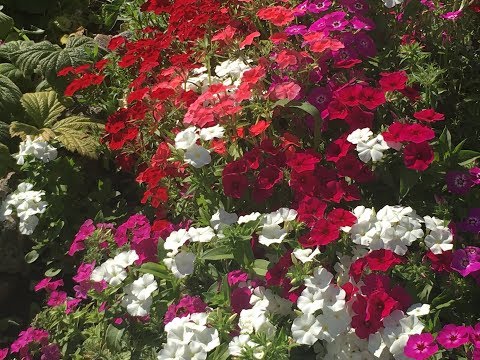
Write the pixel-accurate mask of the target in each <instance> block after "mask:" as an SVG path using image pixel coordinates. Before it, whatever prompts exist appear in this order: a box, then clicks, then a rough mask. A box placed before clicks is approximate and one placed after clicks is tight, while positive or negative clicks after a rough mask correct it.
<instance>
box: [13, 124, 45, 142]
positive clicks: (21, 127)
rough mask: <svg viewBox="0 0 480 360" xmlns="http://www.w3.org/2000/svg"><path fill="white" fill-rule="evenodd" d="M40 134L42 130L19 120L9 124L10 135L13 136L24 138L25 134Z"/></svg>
mask: <svg viewBox="0 0 480 360" xmlns="http://www.w3.org/2000/svg"><path fill="white" fill-rule="evenodd" d="M41 134H42V130H40V129H38V128H36V127H35V126H32V125H28V124H25V123H21V122H19V121H13V122H12V123H11V124H10V136H11V137H15V136H18V137H20V138H21V139H22V140H24V139H25V138H26V137H27V135H31V136H33V137H36V136H39V135H41Z"/></svg>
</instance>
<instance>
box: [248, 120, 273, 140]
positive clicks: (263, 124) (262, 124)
mask: <svg viewBox="0 0 480 360" xmlns="http://www.w3.org/2000/svg"><path fill="white" fill-rule="evenodd" d="M270 124H271V123H270V122H269V121H265V120H260V121H258V122H257V123H256V124H255V125H252V126H250V128H249V129H248V130H249V131H250V135H252V136H257V135H260V134H261V133H263V132H264V131H265V130H267V128H268V127H269V126H270Z"/></svg>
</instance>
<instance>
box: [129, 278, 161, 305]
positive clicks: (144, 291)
mask: <svg viewBox="0 0 480 360" xmlns="http://www.w3.org/2000/svg"><path fill="white" fill-rule="evenodd" d="M157 288H158V285H157V282H156V281H155V278H154V277H153V275H152V274H144V275H143V276H142V277H140V278H138V279H137V280H135V281H134V282H133V283H132V285H131V288H130V291H131V293H132V295H134V296H136V297H137V299H139V300H142V301H143V300H146V299H148V298H149V297H150V295H151V294H152V293H153V292H154V291H155V290H157Z"/></svg>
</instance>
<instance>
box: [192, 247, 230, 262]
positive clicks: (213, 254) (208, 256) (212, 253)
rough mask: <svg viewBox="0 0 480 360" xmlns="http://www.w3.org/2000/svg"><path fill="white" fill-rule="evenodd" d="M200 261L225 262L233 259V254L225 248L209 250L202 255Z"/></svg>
mask: <svg viewBox="0 0 480 360" xmlns="http://www.w3.org/2000/svg"><path fill="white" fill-rule="evenodd" d="M200 259H201V260H226V259H233V254H232V252H231V250H230V249H229V248H228V247H227V246H219V247H216V248H213V249H209V250H207V251H205V252H204V253H203V254H202V257H201V258H200Z"/></svg>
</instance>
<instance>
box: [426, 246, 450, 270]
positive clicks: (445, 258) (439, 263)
mask: <svg viewBox="0 0 480 360" xmlns="http://www.w3.org/2000/svg"><path fill="white" fill-rule="evenodd" d="M452 258H453V252H452V251H451V250H450V251H444V252H443V253H441V254H438V255H435V254H434V253H432V252H431V251H429V252H427V253H426V254H425V256H424V257H423V260H425V259H428V260H430V263H431V267H432V270H433V271H436V272H442V271H446V272H450V271H452V268H451V266H450V264H451V263H452Z"/></svg>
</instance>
